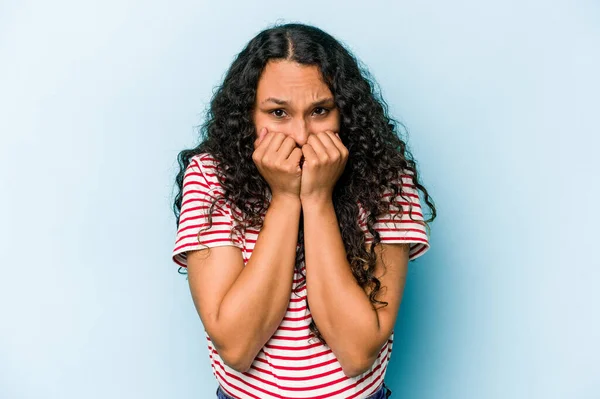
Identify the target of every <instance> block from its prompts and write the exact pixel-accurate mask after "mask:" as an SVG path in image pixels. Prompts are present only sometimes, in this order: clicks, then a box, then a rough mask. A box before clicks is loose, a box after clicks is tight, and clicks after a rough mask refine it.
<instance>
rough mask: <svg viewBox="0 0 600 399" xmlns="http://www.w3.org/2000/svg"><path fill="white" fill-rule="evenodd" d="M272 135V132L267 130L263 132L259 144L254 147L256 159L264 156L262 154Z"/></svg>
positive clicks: (265, 150)
mask: <svg viewBox="0 0 600 399" xmlns="http://www.w3.org/2000/svg"><path fill="white" fill-rule="evenodd" d="M274 135H275V134H274V132H269V131H267V132H266V133H265V135H264V138H263V140H262V141H261V142H260V144H259V145H258V146H257V147H256V150H255V151H254V153H255V154H254V155H255V156H256V157H257V158H258V159H262V158H263V157H264V155H265V153H266V152H267V149H268V147H269V143H270V142H271V140H272V139H273V136H274Z"/></svg>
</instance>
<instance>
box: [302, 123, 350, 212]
mask: <svg viewBox="0 0 600 399" xmlns="http://www.w3.org/2000/svg"><path fill="white" fill-rule="evenodd" d="M302 154H303V155H304V164H303V165H302V180H301V183H300V200H301V201H302V202H303V203H306V202H313V201H315V202H320V201H329V200H331V197H332V194H333V188H334V187H335V183H336V182H337V181H338V179H339V178H340V176H341V175H342V173H343V172H344V168H345V167H346V162H347V161H348V154H349V151H348V149H347V148H346V147H345V146H344V143H342V140H341V139H340V138H339V136H338V135H337V133H335V132H333V131H331V130H326V131H324V132H321V133H315V134H311V135H309V136H308V140H307V143H306V144H305V145H303V146H302Z"/></svg>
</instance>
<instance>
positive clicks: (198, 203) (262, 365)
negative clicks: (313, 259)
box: [172, 153, 429, 399]
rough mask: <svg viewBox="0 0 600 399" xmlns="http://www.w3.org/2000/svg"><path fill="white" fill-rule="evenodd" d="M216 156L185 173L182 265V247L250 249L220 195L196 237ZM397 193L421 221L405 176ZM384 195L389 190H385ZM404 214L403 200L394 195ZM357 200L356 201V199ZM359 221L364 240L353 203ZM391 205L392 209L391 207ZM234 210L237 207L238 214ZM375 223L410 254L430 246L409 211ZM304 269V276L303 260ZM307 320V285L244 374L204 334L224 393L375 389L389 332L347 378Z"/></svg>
mask: <svg viewBox="0 0 600 399" xmlns="http://www.w3.org/2000/svg"><path fill="white" fill-rule="evenodd" d="M215 167H216V160H215V159H214V158H212V156H211V155H210V154H208V153H204V154H198V155H195V156H194V157H192V159H191V160H190V164H189V166H188V167H187V169H186V171H185V175H184V179H183V197H182V205H181V214H180V221H179V228H178V231H177V237H176V243H175V248H174V250H173V254H172V256H173V261H174V262H175V263H176V264H177V265H179V266H182V267H187V259H186V251H190V250H197V249H202V248H206V247H217V246H222V245H233V246H236V247H238V248H240V250H241V251H242V255H243V259H244V264H246V263H247V262H248V260H249V259H250V256H251V255H252V250H253V248H254V244H255V243H256V240H257V238H258V233H259V231H256V230H252V229H247V230H246V232H245V233H244V237H240V236H239V235H233V237H232V238H230V237H229V233H230V231H231V230H232V226H233V223H236V222H235V221H234V219H233V217H232V216H231V212H232V209H231V203H230V202H229V201H224V200H221V201H219V202H218V203H217V205H219V204H220V205H222V207H221V208H220V209H219V208H218V207H217V206H215V212H214V213H213V224H212V227H211V228H210V229H209V230H205V231H204V232H202V233H201V234H200V239H201V241H202V243H203V245H200V244H199V243H198V237H197V235H198V231H199V230H200V228H203V229H205V228H206V226H208V224H206V223H207V221H208V219H207V216H206V212H207V211H208V208H209V206H210V203H211V202H212V199H214V197H216V196H218V194H222V193H223V188H222V187H221V186H220V183H219V181H218V179H217V177H216V174H215ZM402 184H403V192H405V193H407V195H405V197H406V196H408V197H409V198H410V199H411V201H412V203H413V209H412V215H413V218H414V219H416V220H421V221H422V220H423V215H422V211H421V206H420V202H419V196H418V193H417V191H416V190H415V187H414V186H413V185H412V179H411V176H410V175H409V174H405V175H403V176H402ZM388 195H389V193H388ZM398 200H399V201H401V203H402V208H403V210H404V212H406V211H407V210H408V202H405V201H404V200H403V199H402V198H400V197H398ZM359 205H360V204H359ZM359 209H360V217H359V222H360V225H361V227H362V228H363V231H364V233H365V235H366V237H365V239H366V242H367V243H370V242H372V240H373V239H372V235H371V234H370V233H369V232H368V230H367V228H366V214H365V212H364V210H363V209H362V207H360V206H359ZM393 211H394V209H392V212H393ZM236 214H238V212H236ZM374 227H375V229H376V230H377V231H378V232H379V234H380V236H381V242H382V243H410V252H409V259H410V260H413V259H415V258H417V257H419V256H421V255H423V254H424V253H425V252H426V251H427V250H428V249H429V240H428V237H427V234H426V231H425V227H424V226H423V225H422V224H420V223H416V222H414V221H412V220H411V219H410V218H409V216H408V213H405V214H403V215H402V218H400V217H396V219H394V221H393V223H392V220H391V217H390V215H386V216H382V217H380V218H378V219H377V223H376V224H375V226H374ZM302 273H303V274H306V266H305V265H304V266H303V269H302ZM300 283H302V275H301V274H300V273H299V272H298V271H297V270H296V271H295V274H294V288H295V287H296V286H297V285H298V284H300ZM311 321H312V317H311V314H310V310H309V309H307V308H306V285H304V287H303V288H302V289H299V290H296V293H294V292H292V293H291V296H290V302H289V304H288V309H287V312H286V314H285V317H284V318H283V321H282V323H281V325H280V326H279V328H278V329H277V331H276V332H275V334H273V336H272V337H271V338H270V340H269V341H268V342H267V343H266V344H265V345H264V346H263V348H262V349H261V350H260V352H259V353H258V355H257V356H256V358H255V359H254V362H253V363H252V366H251V368H250V370H248V371H247V372H245V373H239V372H238V371H236V370H234V369H232V368H230V367H228V366H227V365H226V364H225V363H224V362H223V360H222V359H221V357H220V356H219V354H218V353H217V351H216V349H215V347H214V345H213V344H212V342H211V340H210V337H209V336H208V333H206V331H205V334H206V339H207V343H208V352H209V355H210V361H211V366H212V370H213V374H214V376H215V377H216V379H217V381H218V382H219V384H220V385H221V386H222V388H223V389H224V390H225V392H226V393H227V394H229V395H230V396H232V397H234V398H240V399H246V398H253V399H259V398H279V399H281V398H304V399H316V398H330V399H336V398H345V399H352V398H356V399H360V398H365V397H367V396H369V395H371V394H372V393H374V392H376V391H377V389H378V388H379V387H380V386H381V384H382V382H383V379H384V377H385V373H386V369H387V365H388V362H389V359H390V356H391V353H392V344H393V339H394V332H392V334H391V335H390V337H389V339H388V341H387V342H386V344H385V345H384V346H383V347H382V348H381V351H380V353H379V357H378V358H377V360H376V361H375V363H374V364H373V366H372V367H371V369H370V370H368V371H367V372H365V373H363V374H361V375H359V376H356V377H353V378H349V377H347V376H346V375H345V374H344V373H343V371H342V367H341V365H340V363H339V362H338V360H337V359H336V357H335V356H334V354H333V353H332V351H331V349H330V348H329V347H328V346H327V345H323V344H322V343H321V342H319V341H318V340H316V339H312V340H311V343H309V342H308V338H309V325H310V323H311Z"/></svg>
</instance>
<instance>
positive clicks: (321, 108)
mask: <svg viewBox="0 0 600 399" xmlns="http://www.w3.org/2000/svg"><path fill="white" fill-rule="evenodd" d="M318 110H321V111H322V112H317V115H319V116H324V115H327V114H328V113H329V110H328V109H327V108H323V107H317V108H315V111H318Z"/></svg>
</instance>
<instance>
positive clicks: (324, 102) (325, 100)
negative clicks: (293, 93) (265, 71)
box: [261, 97, 334, 107]
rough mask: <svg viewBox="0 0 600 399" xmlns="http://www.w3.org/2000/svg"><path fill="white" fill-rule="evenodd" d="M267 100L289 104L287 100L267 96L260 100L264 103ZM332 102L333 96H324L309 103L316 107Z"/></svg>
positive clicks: (279, 103)
mask: <svg viewBox="0 0 600 399" xmlns="http://www.w3.org/2000/svg"><path fill="white" fill-rule="evenodd" d="M269 101H270V102H272V103H275V104H278V105H288V104H289V102H288V101H285V100H280V99H278V98H274V97H269V98H267V99H266V100H263V101H262V102H261V104H264V103H266V102H269ZM332 102H334V100H333V97H327V98H324V99H322V100H319V101H315V102H314V103H312V104H311V106H313V107H318V106H320V105H325V104H330V103H332Z"/></svg>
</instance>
